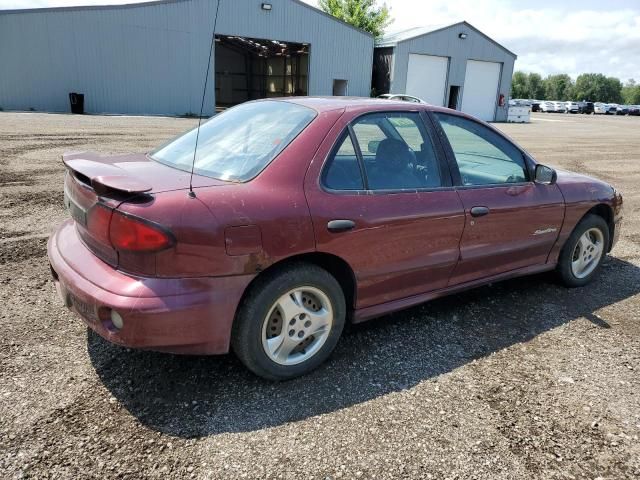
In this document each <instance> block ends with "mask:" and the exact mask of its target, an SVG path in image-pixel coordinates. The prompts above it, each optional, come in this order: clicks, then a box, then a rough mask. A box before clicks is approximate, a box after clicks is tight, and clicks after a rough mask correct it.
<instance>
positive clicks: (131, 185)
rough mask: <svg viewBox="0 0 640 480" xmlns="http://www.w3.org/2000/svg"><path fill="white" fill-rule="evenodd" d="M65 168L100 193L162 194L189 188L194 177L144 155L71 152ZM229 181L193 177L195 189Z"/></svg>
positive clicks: (64, 157)
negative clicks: (108, 191)
mask: <svg viewBox="0 0 640 480" xmlns="http://www.w3.org/2000/svg"><path fill="white" fill-rule="evenodd" d="M62 161H63V162H64V164H65V166H66V167H67V168H68V169H69V170H72V171H73V172H74V173H75V174H76V175H77V174H80V175H82V176H84V177H86V179H87V180H88V181H90V182H91V185H92V186H93V188H94V189H95V190H96V192H97V193H101V192H102V191H105V190H118V191H121V192H125V193H142V192H147V193H160V192H166V191H171V190H182V189H187V188H189V177H190V176H191V174H190V173H189V172H185V171H183V170H178V169H177V168H172V167H169V166H167V165H164V164H162V163H159V162H156V161H154V160H151V159H150V158H149V157H148V156H147V155H146V154H144V153H135V154H123V155H100V154H98V153H93V152H71V153H65V154H64V155H63V156H62ZM226 184H228V182H224V181H222V180H217V179H215V178H209V177H205V176H202V175H197V174H194V175H193V188H199V187H210V186H216V185H226Z"/></svg>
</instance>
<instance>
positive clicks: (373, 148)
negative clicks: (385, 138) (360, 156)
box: [367, 140, 380, 154]
mask: <svg viewBox="0 0 640 480" xmlns="http://www.w3.org/2000/svg"><path fill="white" fill-rule="evenodd" d="M379 146H380V140H371V141H370V142H369V143H368V144H367V150H369V153H373V154H375V153H376V152H377V151H378V147H379Z"/></svg>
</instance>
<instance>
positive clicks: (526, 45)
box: [0, 0, 640, 82]
mask: <svg viewBox="0 0 640 480" xmlns="http://www.w3.org/2000/svg"><path fill="white" fill-rule="evenodd" d="M305 1H307V3H310V4H312V5H316V4H317V1H316V0H305ZM116 3H132V2H131V1H125V0H0V9H7V8H32V7H49V6H66V5H104V4H116ZM387 5H388V6H390V7H391V13H392V16H393V17H394V19H395V21H394V22H393V24H392V25H391V26H390V27H389V29H388V31H389V32H393V31H397V30H404V29H406V28H411V27H418V26H422V25H439V24H442V25H446V24H450V23H455V22H459V21H461V20H466V21H468V22H469V23H471V24H472V25H474V26H475V27H477V28H479V29H480V30H482V31H483V32H484V33H486V34H487V35H489V36H490V37H492V38H494V39H495V40H497V41H498V42H500V43H502V44H503V45H504V46H505V47H507V48H508V49H509V50H511V51H513V52H515V53H517V54H518V60H517V61H516V70H525V71H534V72H539V73H541V74H542V75H546V74H550V73H561V72H566V73H569V74H570V75H571V76H573V77H574V78H575V76H576V75H578V74H579V73H583V72H599V73H604V74H606V75H613V76H616V77H618V78H620V79H621V80H622V81H623V82H625V81H626V80H627V79H629V78H635V79H636V80H640V0H429V1H424V0H388V1H387Z"/></svg>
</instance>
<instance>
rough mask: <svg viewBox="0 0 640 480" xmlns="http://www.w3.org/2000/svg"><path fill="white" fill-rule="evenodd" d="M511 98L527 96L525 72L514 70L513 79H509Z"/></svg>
mask: <svg viewBox="0 0 640 480" xmlns="http://www.w3.org/2000/svg"><path fill="white" fill-rule="evenodd" d="M511 98H529V89H528V88H527V74H526V73H524V72H515V73H514V74H513V79H512V80H511Z"/></svg>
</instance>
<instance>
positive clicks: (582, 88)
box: [511, 71, 640, 105]
mask: <svg viewBox="0 0 640 480" xmlns="http://www.w3.org/2000/svg"><path fill="white" fill-rule="evenodd" d="M511 98H531V99H536V100H559V101H567V100H573V101H581V100H590V101H593V102H604V103H622V104H629V105H639V104H640V84H636V82H635V80H634V79H630V80H628V81H627V82H626V83H625V84H624V85H623V84H622V82H621V81H620V80H619V79H618V78H615V77H607V76H605V75H603V74H601V73H583V74H581V75H578V77H577V78H576V80H575V82H574V81H573V80H572V79H571V77H570V76H569V75H567V74H566V73H560V74H556V75H549V76H547V77H546V78H542V76H541V75H539V74H537V73H525V72H520V71H518V72H515V73H514V74H513V80H512V82H511Z"/></svg>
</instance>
